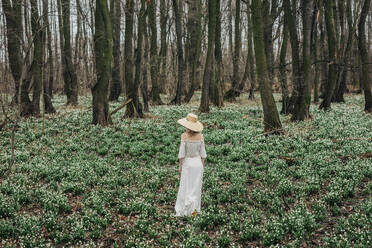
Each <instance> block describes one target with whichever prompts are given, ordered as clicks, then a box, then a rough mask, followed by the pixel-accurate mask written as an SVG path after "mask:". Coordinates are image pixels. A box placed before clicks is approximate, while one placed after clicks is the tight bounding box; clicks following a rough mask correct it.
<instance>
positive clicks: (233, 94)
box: [226, 0, 241, 101]
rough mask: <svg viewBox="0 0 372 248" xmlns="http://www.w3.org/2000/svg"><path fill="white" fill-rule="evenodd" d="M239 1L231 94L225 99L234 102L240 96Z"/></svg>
mask: <svg viewBox="0 0 372 248" xmlns="http://www.w3.org/2000/svg"><path fill="white" fill-rule="evenodd" d="M240 21H241V20H240V0H236V1H235V31H234V54H233V81H232V88H231V90H230V91H231V92H227V93H226V99H227V100H229V101H235V97H238V96H239V95H240V92H239V82H240V81H239V80H240V79H239V75H240V74H239V58H240V48H241V35H240Z"/></svg>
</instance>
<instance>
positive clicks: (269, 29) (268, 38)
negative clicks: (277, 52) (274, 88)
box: [263, 0, 278, 84]
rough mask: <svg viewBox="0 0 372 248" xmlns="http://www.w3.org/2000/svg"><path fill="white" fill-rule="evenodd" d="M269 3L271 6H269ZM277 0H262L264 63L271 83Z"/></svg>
mask: <svg viewBox="0 0 372 248" xmlns="http://www.w3.org/2000/svg"><path fill="white" fill-rule="evenodd" d="M270 3H271V8H270ZM277 5H278V1H277V0H271V1H269V0H264V1H263V16H265V18H264V19H263V22H264V42H265V55H266V63H267V68H268V73H269V80H270V82H271V84H273V83H274V82H273V80H274V44H273V35H272V33H273V25H274V21H275V18H276V15H277V14H276V12H277Z"/></svg>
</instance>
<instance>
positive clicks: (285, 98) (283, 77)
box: [279, 20, 289, 115]
mask: <svg viewBox="0 0 372 248" xmlns="http://www.w3.org/2000/svg"><path fill="white" fill-rule="evenodd" d="M287 47H288V27H287V24H286V21H285V20H284V24H283V41H282V47H281V48H280V65H279V73H280V84H281V87H282V110H281V111H280V113H281V114H284V115H287V114H288V105H289V93H288V85H287V69H286V59H285V58H286V55H287Z"/></svg>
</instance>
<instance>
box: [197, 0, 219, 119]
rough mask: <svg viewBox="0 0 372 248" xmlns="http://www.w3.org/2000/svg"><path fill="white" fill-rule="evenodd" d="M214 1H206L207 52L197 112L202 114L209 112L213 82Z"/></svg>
mask: <svg viewBox="0 0 372 248" xmlns="http://www.w3.org/2000/svg"><path fill="white" fill-rule="evenodd" d="M215 31H216V1H215V0H208V50H207V58H206V61H205V67H204V76H203V86H202V97H201V101H200V107H199V110H200V111H201V112H204V113H208V112H209V88H210V84H211V81H212V80H213V72H214V69H213V68H214V66H213V64H214V45H215V36H216V33H215Z"/></svg>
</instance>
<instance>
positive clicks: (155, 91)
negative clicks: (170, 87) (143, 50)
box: [148, 1, 163, 105]
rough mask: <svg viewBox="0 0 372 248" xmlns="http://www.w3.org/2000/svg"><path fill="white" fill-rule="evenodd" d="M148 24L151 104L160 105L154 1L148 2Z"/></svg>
mask: <svg viewBox="0 0 372 248" xmlns="http://www.w3.org/2000/svg"><path fill="white" fill-rule="evenodd" d="M148 11H149V22H150V29H151V47H150V60H151V61H150V73H151V85H152V88H151V98H152V103H153V104H158V105H162V104H163V102H162V100H161V98H160V86H159V82H158V74H159V62H158V46H157V42H158V40H157V37H158V36H157V32H158V30H157V27H156V1H150V6H149V9H148Z"/></svg>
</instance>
